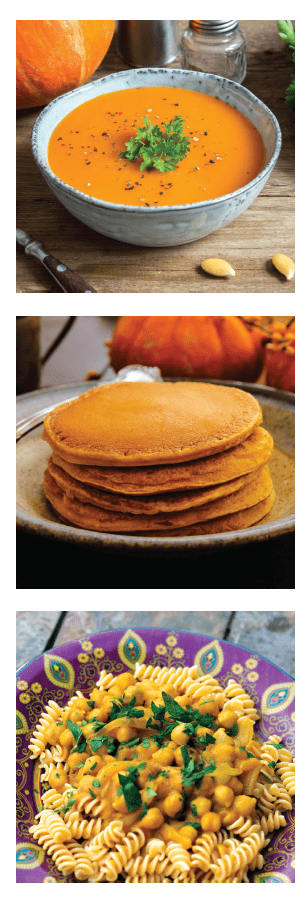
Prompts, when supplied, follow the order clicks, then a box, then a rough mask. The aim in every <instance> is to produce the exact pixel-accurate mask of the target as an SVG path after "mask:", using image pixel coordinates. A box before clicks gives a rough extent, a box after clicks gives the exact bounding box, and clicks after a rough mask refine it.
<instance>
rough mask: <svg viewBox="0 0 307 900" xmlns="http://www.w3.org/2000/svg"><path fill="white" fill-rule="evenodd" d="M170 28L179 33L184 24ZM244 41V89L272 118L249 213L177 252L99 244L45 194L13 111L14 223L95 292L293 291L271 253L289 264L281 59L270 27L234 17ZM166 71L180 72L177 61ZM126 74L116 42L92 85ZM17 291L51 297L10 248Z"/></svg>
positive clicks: (284, 59) (37, 271)
mask: <svg viewBox="0 0 307 900" xmlns="http://www.w3.org/2000/svg"><path fill="white" fill-rule="evenodd" d="M186 24H187V23H186V22H184V21H181V22H180V33H182V31H183V29H184V27H185V25H186ZM240 24H241V27H242V28H243V30H244V32H245V36H246V39H247V77H246V79H245V82H244V86H245V87H246V88H248V90H250V91H252V93H254V94H255V95H256V96H257V97H258V98H259V99H260V100H262V101H263V102H264V103H265V104H266V105H267V106H269V108H270V109H271V110H272V112H273V113H274V114H275V116H276V117H277V119H278V121H279V124H280V127H281V131H282V150H281V154H280V157H279V159H278V162H277V164H276V166H275V168H274V170H273V172H272V174H271V176H270V178H269V180H268V182H267V183H266V185H265V187H264V189H263V190H262V192H261V193H260V194H259V196H258V197H257V199H256V200H255V202H254V203H253V204H252V206H251V207H250V208H249V209H248V210H246V212H245V213H242V215H241V216H239V217H238V218H237V219H235V220H234V222H232V223H230V224H229V225H227V226H226V227H225V228H223V229H221V230H220V231H216V232H215V233H214V234H212V235H209V237H207V238H203V239H202V240H200V241H196V242H194V243H192V244H186V245H181V246H180V247H165V248H152V249H151V248H148V247H135V246H133V245H128V244H123V243H120V242H117V241H114V240H112V239H111V238H107V237H105V236H103V235H100V234H98V233H96V232H95V231H92V230H90V229H89V228H87V227H86V226H85V225H83V224H82V223H81V222H79V221H78V220H77V219H75V218H74V217H73V216H72V215H71V214H70V213H69V212H68V211H67V210H65V209H64V207H63V206H62V205H61V204H60V203H59V201H58V200H57V199H56V197H55V196H54V195H53V194H52V193H51V191H50V189H49V188H48V186H47V184H46V183H45V181H44V179H43V178H42V176H41V174H40V172H39V170H38V169H37V167H36V165H35V162H34V160H33V158H32V153H31V131H32V128H33V125H34V122H35V120H36V118H37V116H38V115H39V113H40V112H41V109H40V108H36V109H31V110H20V111H18V113H17V226H18V227H19V228H21V229H23V230H24V231H26V232H28V233H29V234H30V235H31V237H32V238H33V239H34V240H41V241H43V243H44V245H45V249H46V250H48V251H49V252H50V253H52V254H53V255H54V256H56V257H58V258H59V259H60V260H61V261H62V262H63V263H65V264H66V265H68V266H70V267H71V268H72V269H74V270H75V271H76V272H77V273H78V274H79V275H82V276H83V277H84V278H85V279H86V280H87V281H89V282H90V284H92V286H93V287H94V288H95V289H96V291H98V292H101V293H117V292H118V293H130V292H133V293H140V292H141V293H142V292H146V293H187V292H188V293H203V292H206V293H210V294H211V293H261V292H264V293H282V294H283V293H293V292H294V290H295V280H294V279H292V280H291V281H287V280H286V279H285V278H284V277H283V276H282V275H280V274H279V273H278V272H277V271H276V270H275V269H274V267H273V265H272V262H271V259H272V256H273V255H274V254H275V253H278V252H279V253H285V254H286V255H288V256H290V257H291V259H294V138H293V114H292V113H291V112H290V111H289V108H288V107H287V106H286V104H285V99H284V98H285V89H286V87H287V85H288V84H289V82H290V78H291V73H292V71H293V62H292V59H291V53H290V52H289V50H288V49H287V46H286V44H285V42H284V41H282V40H281V38H279V35H278V30H277V24H276V21H275V20H268V19H266V20H258V21H252V20H246V21H244V20H241V22H240ZM170 67H171V68H180V55H178V56H177V59H176V60H175V62H173V63H171V65H170ZM127 68H129V67H128V66H126V65H125V63H124V62H123V61H122V60H121V59H120V58H119V56H118V55H117V53H116V37H114V38H113V41H112V44H111V47H110V49H109V51H108V53H107V56H106V57H105V59H104V60H103V62H102V64H101V66H100V67H99V69H98V70H97V72H96V73H95V75H94V76H93V79H92V80H95V79H96V78H100V77H102V76H104V75H110V74H111V73H113V72H117V71H120V70H124V69H127ZM212 256H220V257H223V258H225V259H227V260H228V261H229V262H230V263H231V265H232V266H233V268H234V269H235V271H236V277H235V278H231V279H215V278H213V277H212V276H210V275H206V274H205V273H204V272H203V271H202V269H201V268H200V263H201V261H202V260H203V259H204V258H206V257H212ZM16 290H17V293H37V292H38V293H58V287H57V285H56V284H55V283H54V282H52V280H51V278H50V276H49V275H48V273H47V272H46V271H45V269H44V268H43V266H42V265H41V264H40V263H39V262H38V261H37V260H35V259H33V258H31V257H27V256H25V254H24V251H23V249H22V248H21V247H17V287H16Z"/></svg>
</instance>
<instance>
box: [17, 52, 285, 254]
mask: <svg viewBox="0 0 307 900" xmlns="http://www.w3.org/2000/svg"><path fill="white" fill-rule="evenodd" d="M166 84H167V85H170V86H171V87H180V88H187V89H188V90H193V91H201V92H203V93H205V94H211V95H212V96H214V97H218V98H219V99H220V100H224V101H226V103H229V104H230V106H234V107H235V108H236V109H238V110H239V111H240V112H242V113H243V114H244V115H245V116H246V117H247V119H250V121H251V122H252V123H253V125H255V126H256V128H258V131H259V132H260V134H261V135H262V138H263V141H264V145H265V149H266V164H265V167H264V169H263V170H262V172H260V174H259V175H257V178H254V179H253V181H250V182H249V184H247V185H245V187H242V188H239V190H237V191H234V192H233V193H231V194H225V195H224V197H217V198H216V199H215V200H207V201H203V202H202V203H190V204H186V205H184V206H160V207H157V208H154V207H146V208H141V207H139V206H125V205H121V204H118V203H107V202H105V201H103V200H95V199H94V198H93V197H88V196H87V195H86V194H83V193H82V192H81V191H78V190H76V188H73V187H71V186H70V185H68V184H65V183H64V182H63V181H61V180H60V178H58V177H57V176H56V175H54V173H53V172H52V171H51V169H50V166H49V164H48V156H47V151H48V142H49V138H50V136H51V134H52V132H53V130H54V128H55V126H56V125H57V124H58V123H59V122H61V120H62V119H63V118H64V116H66V115H67V114H68V113H69V112H70V111H71V110H72V109H75V108H76V107H77V106H79V105H80V104H81V103H85V102H86V101H87V100H91V99H92V98H93V97H97V96H98V95H100V94H109V93H113V92H114V91H119V90H124V89H129V88H135V87H147V86H150V85H151V86H152V85H166ZM280 148H281V131H280V128H279V125H278V122H277V119H276V118H275V116H274V115H273V113H272V112H271V111H270V110H269V109H268V107H267V106H265V105H264V103H262V102H261V100H258V99H257V97H255V96H254V94H251V93H250V91H247V90H246V88H245V87H243V86H242V85H241V84H236V83H235V82H234V81H228V80H227V78H221V77H220V76H219V75H208V74H206V73H203V72H186V71H184V70H183V69H158V68H153V69H130V70H127V71H125V72H116V73H115V74H114V75H108V76H107V77H106V78H100V79H98V80H97V81H93V82H91V83H90V84H85V85H83V86H82V87H79V88H76V90H74V91H70V93H68V94H62V96H61V97H57V98H56V99H55V100H53V101H52V103H50V104H49V106H46V107H45V109H43V111H42V112H41V114H40V115H39V117H38V119H37V121H36V123H35V125H34V128H33V133H32V151H33V155H34V159H35V161H36V163H37V165H38V167H39V169H40V171H41V173H42V175H43V176H44V178H45V179H46V181H47V184H48V185H49V187H50V188H51V190H52V191H53V193H54V194H55V195H56V197H57V198H58V200H60V202H61V203H63V206H65V207H66V209H68V210H69V212H71V213H72V215H73V216H76V218H77V219H80V220H81V222H84V224H85V225H88V226H89V227H90V228H93V229H94V231H99V232H100V233H101V234H106V235H108V237H111V238H114V239H115V240H118V241H124V242H125V243H127V244H138V245H143V246H148V247H168V246H171V245H177V244H187V243H190V242H191V241H197V240H199V238H203V237H206V235H208V234H211V233H212V232H213V231H216V230H217V229H218V228H222V227H223V226H224V225H228V223H229V222H232V220H233V219H235V218H236V216H238V215H240V213H242V212H244V211H245V210H246V209H247V208H248V206H250V204H251V203H252V202H253V200H255V198H256V197H257V196H258V194H259V193H260V191H261V190H262V188H263V187H264V185H265V183H266V181H267V179H268V177H269V175H270V174H271V172H272V169H273V168H274V166H275V163H276V161H277V159H278V156H279V153H280Z"/></svg>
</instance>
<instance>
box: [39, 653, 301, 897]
mask: <svg viewBox="0 0 307 900" xmlns="http://www.w3.org/2000/svg"><path fill="white" fill-rule="evenodd" d="M258 718H259V715H258V712H257V710H256V708H255V705H254V703H253V700H252V699H251V697H250V696H249V695H248V694H247V693H246V692H245V690H244V688H243V687H242V686H241V685H240V684H238V683H237V682H236V681H235V680H234V679H232V678H231V679H229V681H228V683H227V684H226V686H225V687H222V686H221V684H219V682H218V681H217V680H216V679H215V678H213V677H211V676H210V675H201V676H199V674H198V670H197V666H192V667H178V668H175V667H173V668H170V669H168V668H167V667H160V666H151V665H145V664H143V665H138V664H137V665H136V667H135V671H134V674H131V672H124V673H122V674H121V675H117V676H116V675H113V674H111V673H109V672H107V671H106V670H103V671H102V672H101V674H100V678H99V680H98V682H97V685H96V687H95V688H94V689H93V690H92V692H91V694H90V696H89V697H88V698H86V697H84V695H83V693H81V691H78V692H77V693H76V694H75V695H74V696H73V697H71V699H70V700H69V702H68V703H67V704H66V706H65V707H64V708H63V709H61V708H60V706H58V704H57V703H55V702H54V701H53V700H50V702H49V703H48V706H47V707H46V709H45V711H44V712H43V714H42V716H41V719H40V721H39V723H38V725H37V727H36V729H35V731H34V733H33V737H32V738H31V741H30V744H29V757H30V759H33V760H35V759H37V758H38V757H39V763H38V764H39V768H40V771H41V774H40V780H41V784H42V790H44V788H46V790H45V792H44V793H43V794H42V809H41V810H40V812H39V813H38V814H37V816H36V821H35V822H34V824H33V825H31V827H30V829H29V831H30V835H31V837H32V838H33V840H34V841H36V842H37V843H38V844H39V846H40V847H41V848H42V849H43V850H44V851H45V852H46V853H47V854H48V855H49V856H51V857H52V859H53V860H54V862H55V864H56V866H57V868H58V870H59V871H60V872H61V873H62V874H63V875H64V877H68V876H70V875H72V874H74V877H75V879H76V880H77V881H79V882H80V881H87V882H88V883H90V884H93V883H100V882H109V883H112V882H115V881H122V882H126V883H135V884H137V883H146V882H148V883H173V884H175V883H178V884H180V883H181V884H183V883H190V884H197V883H201V884H205V883H208V884H214V883H222V884H229V883H248V882H249V876H248V873H249V872H253V871H254V870H255V869H261V868H262V867H263V864H264V858H263V855H262V852H263V850H264V849H265V847H266V846H267V844H268V843H269V840H270V835H271V833H272V832H273V831H276V830H277V829H279V828H282V827H284V826H285V824H286V819H285V816H284V813H285V812H286V811H288V810H290V809H291V808H292V797H293V795H294V792H295V787H294V784H295V775H294V768H295V765H294V760H293V759H292V756H291V753H290V751H289V750H287V749H286V748H285V747H284V745H283V743H282V742H281V740H280V738H279V737H278V736H277V735H275V734H273V735H271V736H270V737H269V738H268V739H267V740H266V741H265V743H263V744H261V742H260V741H259V740H258V737H257V734H255V733H254V725H255V722H256V721H257V720H258Z"/></svg>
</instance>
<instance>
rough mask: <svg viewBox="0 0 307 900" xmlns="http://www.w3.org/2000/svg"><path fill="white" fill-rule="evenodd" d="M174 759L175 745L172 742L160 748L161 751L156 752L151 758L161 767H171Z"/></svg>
mask: <svg viewBox="0 0 307 900" xmlns="http://www.w3.org/2000/svg"><path fill="white" fill-rule="evenodd" d="M174 757H175V754H174V745H173V744H172V743H171V742H170V743H169V744H168V745H167V746H166V747H160V750H156V752H155V753H153V754H152V757H151V758H152V761H153V762H155V763H157V765H159V766H171V765H172V763H173V762H174ZM164 781H165V778H164Z"/></svg>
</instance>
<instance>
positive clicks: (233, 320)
mask: <svg viewBox="0 0 307 900" xmlns="http://www.w3.org/2000/svg"><path fill="white" fill-rule="evenodd" d="M255 318H256V317H255ZM106 343H107V346H108V347H109V354H110V362H111V365H112V366H113V368H114V369H115V371H116V372H118V371H119V369H122V368H123V367H124V366H128V365H132V364H133V363H138V364H141V365H144V366H158V367H159V369H160V370H161V374H162V375H163V376H165V377H166V376H169V377H174V378H175V377H185V378H192V379H193V378H210V379H212V378H213V379H223V380H228V381H231V380H234V381H251V382H254V381H256V379H257V378H258V376H259V375H260V373H261V371H262V368H263V364H264V352H265V351H264V343H265V335H264V333H263V331H261V330H260V328H258V327H255V326H254V325H252V324H249V323H248V324H247V323H246V322H243V321H242V320H241V318H240V317H239V316H121V317H120V319H119V320H118V322H117V323H116V325H115V329H114V332H113V336H112V339H111V340H110V341H107V342H106Z"/></svg>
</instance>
